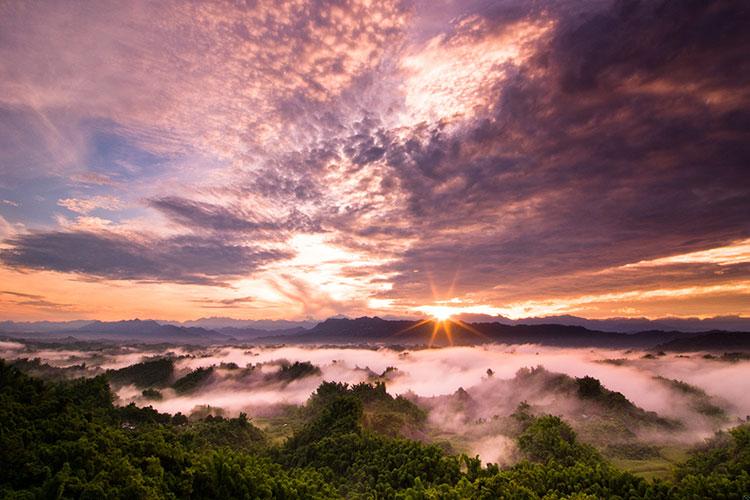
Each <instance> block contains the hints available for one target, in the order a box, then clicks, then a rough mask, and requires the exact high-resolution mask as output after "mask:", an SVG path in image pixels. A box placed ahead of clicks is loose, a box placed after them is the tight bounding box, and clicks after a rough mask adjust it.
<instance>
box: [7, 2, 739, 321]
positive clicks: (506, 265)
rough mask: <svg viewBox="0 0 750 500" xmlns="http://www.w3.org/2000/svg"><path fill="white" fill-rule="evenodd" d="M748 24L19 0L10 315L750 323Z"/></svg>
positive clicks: (708, 8)
mask: <svg viewBox="0 0 750 500" xmlns="http://www.w3.org/2000/svg"><path fill="white" fill-rule="evenodd" d="M748 25H750V6H749V5H748V3H747V2H746V1H744V0H736V1H721V0H718V1H713V2H709V1H700V0H691V1H663V0H654V1H641V2H639V1H636V0H617V1H614V2H610V1H600V0H596V1H594V0H588V1H586V0H580V1H578V0H577V1H571V0H534V1H528V0H495V1H490V0H455V1H450V0H430V1H428V0H398V1H390V0H383V1H369V0H351V1H329V2H324V1H304V2H303V1H295V2H276V1H262V0H258V1H252V0H247V1H244V2H243V1H236V2H190V1H174V2H172V1H169V0H166V1H159V2H145V1H140V0H135V1H132V2H109V1H101V2H77V1H74V0H71V1H66V2H57V1H49V2H44V1H40V2H34V3H30V2H23V1H14V0H6V1H4V2H2V3H0V317H2V318H4V319H13V320H34V319H61V320H62V319H72V318H99V319H107V320H113V319H126V318H134V317H141V318H146V317H149V318H159V319H172V320H186V319H192V318H197V317H203V316H231V317H235V318H245V319H260V318H271V319H275V318H286V319H301V318H325V317H328V316H332V315H337V314H343V315H348V316H361V315H381V316H418V315H420V314H425V313H430V312H434V311H435V308H442V309H441V310H442V311H444V310H448V311H449V312H455V313H459V312H464V313H479V314H492V315H495V314H500V315H504V316H507V317H512V318H518V317H526V316H544V315H552V314H575V315H579V316H585V317H590V318H605V317H663V316H695V317H709V316H716V315H745V316H747V315H750V57H749V56H750V30H748V29H747V26H748ZM446 308H447V309H446Z"/></svg>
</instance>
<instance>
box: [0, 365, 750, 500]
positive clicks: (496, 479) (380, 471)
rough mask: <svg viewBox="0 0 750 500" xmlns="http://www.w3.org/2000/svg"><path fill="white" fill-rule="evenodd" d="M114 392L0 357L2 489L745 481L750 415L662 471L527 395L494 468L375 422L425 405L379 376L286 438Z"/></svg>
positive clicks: (343, 389)
mask: <svg viewBox="0 0 750 500" xmlns="http://www.w3.org/2000/svg"><path fill="white" fill-rule="evenodd" d="M586 387H588V385H587V386H586ZM589 388H590V387H589ZM113 399H114V398H113V394H112V392H111V390H110V388H109V386H108V377H105V376H98V377H94V378H89V379H78V380H72V381H60V382H54V381H48V380H42V379H37V378H33V377H30V376H28V375H25V374H23V373H21V372H20V371H19V370H18V369H16V368H15V367H12V366H9V365H7V364H5V363H4V362H2V361H0V449H2V450H3V453H1V454H0V498H22V499H23V498H28V499H32V498H84V499H87V498H96V499H100V498H128V499H151V498H154V499H156V498H192V499H203V498H289V499H291V498H321V499H322V498H342V497H345V498H362V499H364V498H404V499H426V498H448V499H451V498H452V499H464V498H488V499H489V498H529V499H534V498H546V499H552V498H665V499H666V498H741V497H742V495H743V494H746V493H747V492H748V491H750V476H748V470H750V427H748V426H747V425H745V426H740V427H737V428H735V429H733V430H731V431H729V432H726V433H720V434H718V435H717V436H716V437H715V438H714V439H712V440H710V441H709V442H708V443H706V445H705V446H703V447H701V449H699V450H696V451H695V452H694V453H693V454H692V455H691V457H690V458H689V459H688V460H687V461H686V462H685V464H684V465H682V466H680V467H679V468H678V469H677V471H676V474H675V479H674V480H673V481H670V482H667V481H660V480H655V481H649V480H646V479H643V478H640V477H636V476H634V475H632V474H630V473H627V472H623V471H621V470H618V469H617V468H615V467H614V466H612V465H611V464H609V463H608V462H607V461H606V460H605V459H604V458H603V457H602V456H601V455H600V454H599V453H597V452H596V451H595V450H594V449H593V448H591V447H590V446H588V445H586V444H583V443H581V442H579V440H578V438H577V436H576V433H575V432H574V431H573V429H572V428H571V427H570V426H569V425H568V424H567V423H566V422H564V421H563V420H561V419H560V418H559V417H555V416H550V415H543V416H534V415H531V414H530V413H529V408H528V405H521V406H520V407H519V409H518V410H517V412H516V413H515V414H514V416H515V420H516V421H517V423H518V425H519V426H520V428H521V432H520V434H519V435H518V439H517V442H518V447H519V450H520V452H521V453H522V454H523V457H524V459H523V460H522V461H521V462H519V463H518V464H516V465H514V466H512V467H509V468H504V469H500V468H499V467H497V466H496V465H492V464H490V465H486V466H483V465H482V464H481V462H480V461H479V459H477V458H471V457H467V456H465V455H461V456H455V455H450V454H447V453H446V452H445V451H443V450H442V449H441V448H440V447H438V446H435V445H429V444H423V443H419V442H417V441H412V440H408V439H404V438H400V437H389V436H387V435H384V434H382V433H380V432H376V431H375V430H373V428H372V427H370V426H368V425H367V424H368V419H371V418H372V416H370V417H368V412H371V413H372V414H376V413H378V412H379V411H384V412H386V413H388V412H392V413H403V414H407V415H408V414H413V415H414V416H415V418H418V410H419V409H418V408H416V407H410V406H409V404H410V403H408V401H404V400H400V399H399V398H392V397H391V396H389V395H388V394H387V393H386V392H385V386H383V385H382V384H379V385H374V386H373V385H368V384H359V385H355V386H347V385H345V384H332V383H324V384H322V385H321V386H320V387H319V388H318V391H317V392H316V393H315V394H314V395H313V396H312V397H311V398H310V400H309V401H308V404H307V405H306V407H305V409H304V412H305V415H306V418H305V420H304V422H302V424H301V425H300V427H299V428H298V429H297V430H296V431H295V432H294V434H293V435H292V436H291V437H290V438H289V439H287V440H286V441H285V442H284V443H282V444H280V445H275V444H272V443H270V442H269V441H268V439H267V438H266V436H265V435H264V433H263V432H262V431H261V430H260V429H259V428H257V427H256V426H255V425H254V424H253V423H252V422H251V421H250V420H249V419H248V418H247V416H246V415H244V414H241V415H240V416H239V417H238V418H223V417H215V416H207V417H205V418H203V419H201V420H198V421H190V422H189V421H188V420H187V418H185V417H184V416H183V415H180V414H177V415H174V416H172V415H168V414H165V413H159V412H157V411H156V410H154V409H153V408H151V407H146V408H139V407H137V406H135V405H133V404H131V405H128V406H125V407H117V406H115V405H114V404H113ZM370 423H371V422H370Z"/></svg>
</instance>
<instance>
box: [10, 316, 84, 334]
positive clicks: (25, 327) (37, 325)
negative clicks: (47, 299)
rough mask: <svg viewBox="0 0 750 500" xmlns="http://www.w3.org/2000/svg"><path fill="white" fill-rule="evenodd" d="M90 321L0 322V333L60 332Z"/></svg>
mask: <svg viewBox="0 0 750 500" xmlns="http://www.w3.org/2000/svg"><path fill="white" fill-rule="evenodd" d="M92 322H93V321H92V320H90V319H77V320H73V321H0V331H4V332H61V331H65V330H74V329H76V328H80V327H82V326H85V325H88V324H89V323H92Z"/></svg>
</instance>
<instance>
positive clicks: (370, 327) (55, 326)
mask: <svg viewBox="0 0 750 500" xmlns="http://www.w3.org/2000/svg"><path fill="white" fill-rule="evenodd" d="M739 319H744V318H739ZM281 325H283V326H285V327H287V328H276V329H263V328H257V327H253V326H221V327H219V328H215V329H211V328H204V327H201V326H183V325H176V324H171V323H163V322H159V321H154V320H140V319H134V320H125V321H114V322H104V321H90V322H83V323H82V322H80V321H74V322H67V323H49V322H42V323H13V322H7V321H6V322H2V323H0V334H2V335H4V336H6V337H11V338H26V339H34V340H65V341H69V340H71V339H73V340H82V341H111V342H120V343H179V344H232V343H254V344H280V343H308V344H388V345H399V344H400V345H425V344H430V345H432V344H434V345H447V344H450V343H452V344H455V345H474V344H482V343H488V342H494V343H503V344H540V345H548V346H557V347H609V348H633V349H654V350H674V351H686V350H750V333H745V332H728V331H722V330H708V331H679V330H676V329H647V330H643V331H638V332H635V333H630V332H612V331H605V330H601V329H591V328H587V327H585V326H580V325H570V324H567V325H566V324H559V323H552V322H547V323H539V324H506V323H502V322H499V321H492V322H472V323H468V322H463V321H448V322H445V323H438V324H435V323H434V322H432V321H424V320H422V321H416V320H391V319H382V318H378V317H361V318H356V319H349V318H329V319H327V320H325V321H322V322H320V323H317V324H315V325H314V326H312V327H310V328H305V327H303V326H300V325H296V326H295V325H294V322H284V323H277V324H276V325H274V326H281ZM35 326H36V328H35ZM646 326H652V325H651V324H647V325H646ZM748 331H750V328H748Z"/></svg>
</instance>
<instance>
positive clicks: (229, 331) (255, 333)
mask: <svg viewBox="0 0 750 500" xmlns="http://www.w3.org/2000/svg"><path fill="white" fill-rule="evenodd" d="M215 331H217V332H219V333H222V334H224V335H228V336H230V337H232V338H235V339H237V340H255V339H258V338H262V337H268V336H269V335H273V336H283V335H300V334H302V333H304V332H306V331H307V329H305V328H302V327H300V326H298V327H296V328H288V329H281V330H263V329H260V328H236V327H225V328H219V329H217V330H215Z"/></svg>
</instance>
